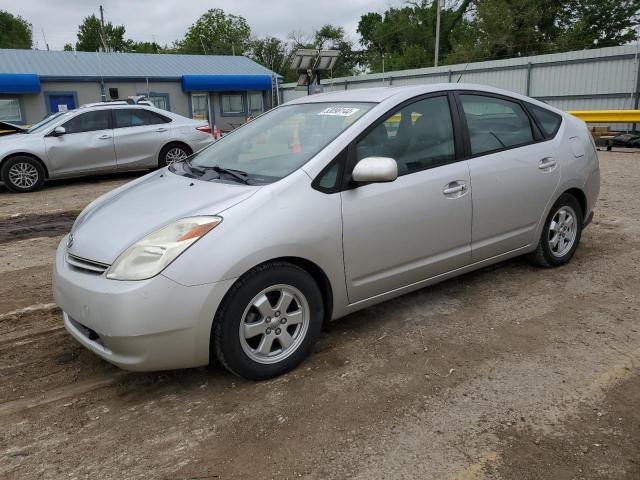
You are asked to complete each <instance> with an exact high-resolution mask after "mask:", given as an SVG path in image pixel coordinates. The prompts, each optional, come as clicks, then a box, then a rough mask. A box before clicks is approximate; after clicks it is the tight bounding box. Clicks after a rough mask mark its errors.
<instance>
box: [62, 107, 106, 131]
mask: <svg viewBox="0 0 640 480" xmlns="http://www.w3.org/2000/svg"><path fill="white" fill-rule="evenodd" d="M62 126H63V127H64V128H65V130H66V131H67V133H81V132H93V131H96V130H107V129H110V128H111V126H110V125H109V110H95V111H93V112H87V113H81V114H80V115H76V116H75V117H73V118H72V119H71V120H69V121H68V122H66V123H65V124H64V125H62Z"/></svg>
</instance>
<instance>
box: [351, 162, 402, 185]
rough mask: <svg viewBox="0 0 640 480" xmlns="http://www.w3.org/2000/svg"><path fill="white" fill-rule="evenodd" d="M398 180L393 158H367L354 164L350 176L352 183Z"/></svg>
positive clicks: (396, 165)
mask: <svg viewBox="0 0 640 480" xmlns="http://www.w3.org/2000/svg"><path fill="white" fill-rule="evenodd" d="M396 178H398V164H397V163H396V161H395V160H394V159H393V158H388V157H367V158H363V159H362V160H360V161H359V162H358V163H356V166H355V167H354V169H353V173H352V174H351V179H352V180H353V181H354V182H367V183H370V182H373V183H378V182H393V181H394V180H395V179H396Z"/></svg>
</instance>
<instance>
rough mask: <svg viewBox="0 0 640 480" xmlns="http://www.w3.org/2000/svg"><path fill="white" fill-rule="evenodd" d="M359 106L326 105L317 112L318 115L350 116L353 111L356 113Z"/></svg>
mask: <svg viewBox="0 0 640 480" xmlns="http://www.w3.org/2000/svg"><path fill="white" fill-rule="evenodd" d="M358 110H360V109H359V108H350V107H328V108H325V109H324V110H322V111H321V112H318V115H333V116H336V117H350V116H351V115H353V114H354V113H356V112H357V111H358Z"/></svg>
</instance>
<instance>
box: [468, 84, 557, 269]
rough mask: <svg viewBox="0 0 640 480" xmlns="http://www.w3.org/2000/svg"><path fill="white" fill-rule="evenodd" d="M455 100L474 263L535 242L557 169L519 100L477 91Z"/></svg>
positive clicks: (547, 143)
mask: <svg viewBox="0 0 640 480" xmlns="http://www.w3.org/2000/svg"><path fill="white" fill-rule="evenodd" d="M456 97H457V101H458V105H459V110H460V111H461V112H462V117H463V123H466V126H467V132H468V135H467V138H466V140H467V141H466V148H467V149H468V153H469V155H470V158H469V160H468V162H469V171H470V174H471V185H472V193H473V227H472V231H473V235H472V245H471V248H472V259H473V261H474V262H476V261H480V260H484V259H486V258H490V257H493V256H496V255H500V254H502V253H506V252H509V251H512V250H516V249H518V248H521V247H524V246H526V245H529V244H531V243H532V242H535V241H537V238H534V237H535V232H536V226H537V225H538V222H539V221H540V220H541V218H542V215H543V213H544V211H545V207H546V206H547V204H548V203H549V202H550V201H551V200H552V199H553V197H554V193H555V191H556V189H557V187H558V184H559V182H560V165H559V163H558V162H557V160H556V152H555V150H554V148H553V145H552V142H550V141H544V139H543V138H542V136H541V134H540V132H539V131H538V130H537V129H536V126H535V125H534V123H533V122H532V121H531V118H530V117H529V115H528V114H527V112H526V110H525V108H524V106H523V105H522V104H521V103H520V101H518V100H515V99H511V98H508V97H502V96H497V95H491V94H484V93H479V92H477V93H476V92H460V93H458V94H456Z"/></svg>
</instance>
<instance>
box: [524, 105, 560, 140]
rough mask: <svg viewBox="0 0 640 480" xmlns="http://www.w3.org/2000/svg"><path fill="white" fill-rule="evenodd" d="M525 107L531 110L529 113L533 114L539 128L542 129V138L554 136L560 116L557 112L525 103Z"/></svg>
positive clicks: (558, 126)
mask: <svg viewBox="0 0 640 480" xmlns="http://www.w3.org/2000/svg"><path fill="white" fill-rule="evenodd" d="M527 108H528V109H529V111H530V112H531V115H533V118H535V120H536V123H537V124H538V126H539V127H540V130H542V134H543V135H544V138H547V139H548V138H552V137H554V136H555V134H556V132H557V131H558V128H560V124H561V123H562V117H561V116H560V115H558V114H557V113H553V112H550V111H549V110H547V109H546V108H542V107H537V106H535V105H531V104H527Z"/></svg>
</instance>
